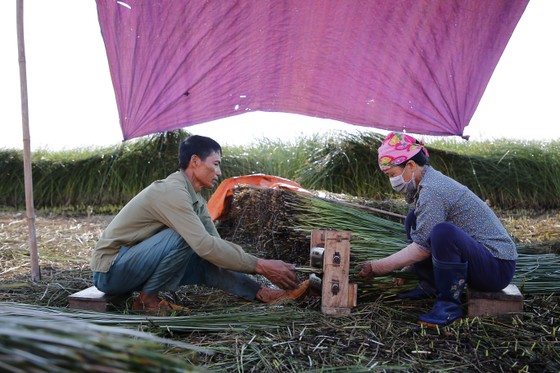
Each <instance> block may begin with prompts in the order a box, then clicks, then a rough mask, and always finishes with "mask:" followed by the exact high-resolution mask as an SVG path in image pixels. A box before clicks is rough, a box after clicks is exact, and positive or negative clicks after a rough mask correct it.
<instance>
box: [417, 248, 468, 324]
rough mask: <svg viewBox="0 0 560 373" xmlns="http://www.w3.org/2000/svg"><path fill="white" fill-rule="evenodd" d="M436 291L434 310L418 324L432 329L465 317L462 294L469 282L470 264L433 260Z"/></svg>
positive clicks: (419, 320)
mask: <svg viewBox="0 0 560 373" xmlns="http://www.w3.org/2000/svg"><path fill="white" fill-rule="evenodd" d="M432 261H433V264H434V276H435V285H436V289H437V290H438V291H439V294H438V296H437V298H436V303H435V304H434V307H433V308H432V310H431V311H430V312H428V313H426V314H423V315H421V316H420V317H419V318H418V323H419V324H422V325H426V326H430V327H435V326H445V325H448V324H451V323H452V322H453V321H455V320H457V319H458V318H460V317H461V316H462V315H463V311H462V309H461V294H462V293H463V290H464V289H465V285H466V282H467V268H468V263H466V262H465V263H454V262H444V261H439V260H437V259H436V258H433V259H432Z"/></svg>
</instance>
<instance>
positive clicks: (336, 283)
mask: <svg viewBox="0 0 560 373" xmlns="http://www.w3.org/2000/svg"><path fill="white" fill-rule="evenodd" d="M351 237H352V233H351V232H348V231H329V230H314V231H312V232H311V250H312V251H313V248H320V247H322V248H324V251H323V260H322V262H323V278H322V281H321V283H322V285H321V312H323V313H324V314H326V315H348V314H350V311H351V308H352V307H356V305H357V299H358V298H357V297H358V286H357V284H349V283H348V274H349V270H350V240H351ZM311 265H312V266H313V263H312V264H311Z"/></svg>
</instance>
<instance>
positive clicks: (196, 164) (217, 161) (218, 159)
mask: <svg viewBox="0 0 560 373" xmlns="http://www.w3.org/2000/svg"><path fill="white" fill-rule="evenodd" d="M221 163H222V147H221V146H220V144H218V143H217V142H216V141H214V140H212V139H211V138H209V137H204V136H198V135H194V136H191V137H188V138H186V139H185V140H183V141H182V142H181V145H180V146H179V168H180V169H181V171H183V172H185V175H187V177H188V178H189V180H190V181H191V183H192V185H193V187H194V189H195V190H196V191H197V192H200V191H201V190H202V188H206V189H211V188H213V187H214V186H215V185H216V184H217V183H218V178H219V177H220V175H221V174H222V171H221V169H220V165H221Z"/></svg>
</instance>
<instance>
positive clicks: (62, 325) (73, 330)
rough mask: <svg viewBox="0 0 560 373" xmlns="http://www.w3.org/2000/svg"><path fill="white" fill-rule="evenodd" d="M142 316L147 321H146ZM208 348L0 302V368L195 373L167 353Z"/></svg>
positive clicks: (9, 369) (48, 370)
mask: <svg viewBox="0 0 560 373" xmlns="http://www.w3.org/2000/svg"><path fill="white" fill-rule="evenodd" d="M144 321H145V320H144ZM165 346H169V347H172V348H175V349H179V350H182V351H183V352H189V351H190V352H195V351H196V352H204V353H212V351H210V350H207V349H203V348H199V347H195V346H192V345H189V344H187V343H183V342H178V341H173V340H169V339H164V338H161V337H157V336H155V335H152V334H149V333H145V332H140V331H135V330H131V329H126V328H121V327H115V326H104V325H98V324H95V323H93V322H89V321H85V320H80V319H78V318H73V317H69V316H68V315H65V314H63V313H61V312H58V313H53V312H49V311H44V310H43V309H41V308H38V307H32V306H24V305H18V304H10V303H0V371H3V372H78V371H79V372H197V371H201V370H198V369H197V368H196V367H192V366H191V365H189V364H187V363H186V362H185V361H183V360H181V359H178V358H176V357H173V356H172V355H170V354H166V353H165Z"/></svg>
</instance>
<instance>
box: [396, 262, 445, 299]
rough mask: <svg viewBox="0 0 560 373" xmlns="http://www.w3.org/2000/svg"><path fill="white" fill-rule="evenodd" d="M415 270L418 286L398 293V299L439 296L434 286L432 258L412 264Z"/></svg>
mask: <svg viewBox="0 0 560 373" xmlns="http://www.w3.org/2000/svg"><path fill="white" fill-rule="evenodd" d="M412 269H413V271H414V272H415V273H416V275H417V276H418V285H416V288H414V289H412V290H410V291H405V292H401V293H398V294H397V299H428V298H435V297H436V296H437V290H436V288H435V287H434V267H433V264H432V259H431V258H429V259H426V260H423V261H421V262H419V263H415V264H414V265H413V266H412Z"/></svg>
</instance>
